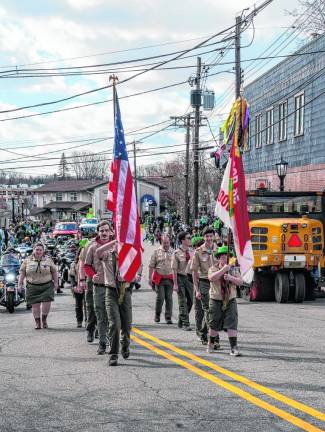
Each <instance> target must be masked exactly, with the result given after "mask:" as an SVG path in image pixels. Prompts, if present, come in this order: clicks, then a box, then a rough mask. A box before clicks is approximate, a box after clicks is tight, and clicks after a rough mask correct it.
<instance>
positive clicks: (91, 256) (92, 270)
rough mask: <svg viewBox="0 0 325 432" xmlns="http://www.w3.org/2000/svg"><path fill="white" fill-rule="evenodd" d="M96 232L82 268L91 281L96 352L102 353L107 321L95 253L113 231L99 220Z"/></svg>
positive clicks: (104, 345) (104, 346)
mask: <svg viewBox="0 0 325 432" xmlns="http://www.w3.org/2000/svg"><path fill="white" fill-rule="evenodd" d="M97 233H98V236H97V237H96V238H95V239H94V240H93V241H92V242H91V243H90V245H89V247H87V253H86V258H85V265H84V269H85V273H86V275H87V276H88V278H89V279H90V280H92V282H93V295H94V305H95V313H96V318H97V328H98V337H99V346H98V350H97V354H99V355H103V354H105V351H106V343H107V332H108V328H109V322H108V318H107V312H106V307H105V296H106V288H105V276H104V270H103V265H102V261H101V260H100V259H99V258H98V256H97V255H96V250H97V249H98V248H99V247H101V246H103V245H104V244H105V243H109V242H110V241H111V239H112V235H113V232H112V230H111V227H110V225H109V222H108V221H105V220H103V221H101V222H100V223H99V224H98V225H97Z"/></svg>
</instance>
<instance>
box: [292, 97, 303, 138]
mask: <svg viewBox="0 0 325 432" xmlns="http://www.w3.org/2000/svg"><path fill="white" fill-rule="evenodd" d="M304 110H305V94H304V93H300V94H298V95H296V96H295V129H294V136H300V135H303V134H304V114H305V113H304Z"/></svg>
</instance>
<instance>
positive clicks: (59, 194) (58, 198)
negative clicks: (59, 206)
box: [55, 192, 63, 201]
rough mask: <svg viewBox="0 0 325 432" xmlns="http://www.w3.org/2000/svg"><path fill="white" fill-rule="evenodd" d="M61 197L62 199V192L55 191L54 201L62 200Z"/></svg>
mask: <svg viewBox="0 0 325 432" xmlns="http://www.w3.org/2000/svg"><path fill="white" fill-rule="evenodd" d="M62 199H63V195H62V192H57V193H56V195H55V200H56V201H62Z"/></svg>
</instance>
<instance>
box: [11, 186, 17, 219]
mask: <svg viewBox="0 0 325 432" xmlns="http://www.w3.org/2000/svg"><path fill="white" fill-rule="evenodd" d="M11 193H12V194H13V192H12V191H11ZM11 205H12V222H13V223H16V218H15V198H14V197H13V195H12V197H11Z"/></svg>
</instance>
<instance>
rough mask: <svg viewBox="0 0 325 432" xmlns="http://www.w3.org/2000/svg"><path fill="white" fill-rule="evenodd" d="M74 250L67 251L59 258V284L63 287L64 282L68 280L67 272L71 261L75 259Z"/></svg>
mask: <svg viewBox="0 0 325 432" xmlns="http://www.w3.org/2000/svg"><path fill="white" fill-rule="evenodd" d="M75 257H76V254H75V253H74V252H67V253H65V254H64V256H61V257H60V260H59V286H60V288H64V284H65V283H68V282H69V279H70V278H69V272H70V267H71V264H72V262H73V261H74V260H75Z"/></svg>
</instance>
